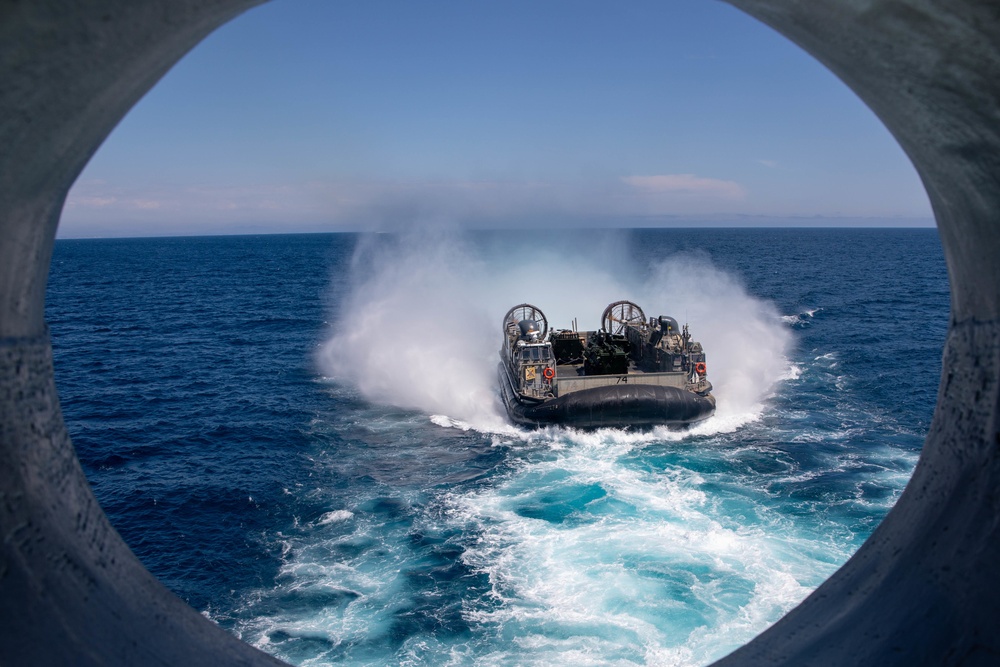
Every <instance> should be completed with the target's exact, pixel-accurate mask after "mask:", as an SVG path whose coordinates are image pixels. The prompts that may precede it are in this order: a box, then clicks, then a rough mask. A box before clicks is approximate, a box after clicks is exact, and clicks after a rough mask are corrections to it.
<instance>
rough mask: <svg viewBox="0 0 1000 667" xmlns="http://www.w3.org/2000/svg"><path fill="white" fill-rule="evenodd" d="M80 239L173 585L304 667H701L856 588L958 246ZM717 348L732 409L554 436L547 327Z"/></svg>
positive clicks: (602, 239)
mask: <svg viewBox="0 0 1000 667" xmlns="http://www.w3.org/2000/svg"><path fill="white" fill-rule="evenodd" d="M530 240H531V243H526V242H525V235H524V234H523V233H521V234H519V233H513V232H503V233H501V232H497V233H478V234H465V235H458V234H435V235H420V236H417V235H409V236H407V235H404V236H389V235H379V236H355V235H304V236H259V237H226V238H193V239H144V240H138V239H136V240H93V241H59V242H57V244H56V251H55V257H54V261H53V269H52V275H51V279H50V292H49V303H48V317H49V322H50V327H51V330H52V336H53V344H54V349H55V354H56V370H57V381H58V383H59V387H60V397H61V400H62V403H63V409H64V412H65V416H66V420H67V423H68V426H69V428H70V432H71V434H72V437H73V441H74V444H75V445H76V447H77V450H78V451H79V453H80V457H81V460H82V462H83V464H84V467H85V469H86V471H87V474H88V476H89V479H90V480H91V483H92V484H93V486H94V489H95V492H96V493H97V495H98V497H99V499H100V500H101V503H102V505H103V506H104V508H105V510H106V511H107V512H108V514H109V516H110V517H111V519H112V522H113V523H114V525H115V526H116V528H117V529H118V530H119V532H121V534H122V535H123V537H124V538H125V539H126V541H127V542H128V543H129V544H130V545H131V546H132V548H133V549H134V550H135V551H136V553H137V554H138V555H139V557H140V558H141V559H142V560H143V562H144V563H145V564H146V566H147V567H148V568H149V569H150V570H151V571H153V573H154V574H156V575H157V576H158V577H159V578H160V579H161V580H162V581H163V582H164V583H166V584H167V585H168V586H169V587H170V588H172V589H173V590H174V591H175V592H177V593H178V594H179V595H180V596H181V597H183V598H184V599H186V600H188V601H189V602H190V603H191V604H192V605H194V606H195V607H196V608H197V609H199V610H201V611H203V612H204V613H205V614H206V615H207V616H208V617H209V618H212V619H213V620H215V621H216V622H217V623H219V624H220V625H222V626H223V627H225V628H227V629H229V630H230V631H232V632H234V633H236V634H237V635H239V636H241V637H243V638H244V639H245V640H247V641H249V642H250V643H252V644H254V645H257V646H259V647H260V648H262V649H263V650H265V651H268V652H270V653H272V654H274V655H277V656H278V657H280V658H282V659H284V660H287V661H289V662H292V663H293V664H299V665H334V664H351V665H382V664H412V665H443V664H455V665H467V664H474V665H551V664H566V665H569V664H572V665H587V664H593V665H699V664H705V663H707V662H710V661H711V660H712V659H714V658H718V657H721V656H722V655H725V654H726V653H727V652H729V651H730V650H732V649H734V648H736V647H737V646H739V645H741V644H743V643H745V642H746V641H747V640H749V639H750V638H752V637H753V636H754V635H756V634H757V633H759V632H760V631H761V630H763V629H764V628H766V627H767V626H768V625H769V624H771V623H773V622H774V621H775V620H777V619H778V618H779V617H780V616H781V615H782V614H783V613H784V612H786V611H787V610H788V609H790V608H791V607H793V606H795V605H796V604H797V603H798V602H800V601H801V600H802V599H803V598H804V597H805V596H806V595H808V593H809V592H810V591H811V590H812V589H813V588H815V587H816V586H817V585H818V584H819V583H820V582H822V581H823V580H824V579H825V578H826V577H827V576H829V574H830V573H832V572H833V571H834V570H835V569H836V568H837V567H838V566H839V565H840V564H841V563H843V562H844V561H845V560H846V559H847V558H848V557H849V556H850V555H851V554H852V553H853V552H854V551H855V550H856V549H857V548H858V546H860V544H861V543H862V542H863V541H864V539H865V538H866V537H867V536H868V535H869V534H870V533H871V531H872V530H873V529H874V527H875V526H876V525H877V524H878V522H879V521H880V520H881V518H882V517H883V516H884V515H885V513H886V512H887V511H888V509H889V508H890V507H891V506H892V504H893V503H894V502H895V500H896V499H897V498H898V497H899V495H900V493H901V491H902V489H903V487H904V486H905V484H906V482H907V480H908V479H909V476H910V473H911V471H912V468H913V466H914V464H915V462H916V460H917V457H918V455H919V450H920V447H921V445H922V442H923V437H924V434H925V432H926V430H927V428H928V425H929V422H930V417H931V413H932V410H933V404H934V397H935V392H936V388H937V380H938V374H939V372H940V350H941V346H942V343H943V341H944V334H945V330H946V325H947V316H948V286H947V276H946V274H945V269H944V263H943V259H942V257H941V249H940V244H939V242H938V239H937V235H936V232H935V231H934V230H641V231H640V230H636V231H631V232H626V231H607V232H602V231H584V232H573V233H569V232H567V233H555V232H552V233H547V234H544V235H532V236H531V238H530ZM622 298H629V299H632V300H634V301H636V302H637V303H639V304H640V305H642V306H643V308H644V309H645V310H646V312H647V314H650V315H652V314H669V315H672V316H674V317H676V318H677V319H678V320H679V321H681V322H685V321H687V322H689V323H690V325H691V330H692V333H694V335H695V338H696V339H698V340H700V341H701V342H702V343H703V344H704V345H705V349H706V352H707V354H708V366H709V377H710V379H711V380H712V382H713V384H714V385H715V387H716V391H715V393H716V396H717V399H718V402H719V409H718V412H717V415H716V416H715V417H714V418H712V419H711V420H709V421H708V422H705V423H703V424H700V425H698V426H696V427H695V428H692V429H690V430H687V431H667V430H664V429H658V430H654V431H652V432H646V433H634V432H628V431H623V430H601V431H596V432H579V431H573V430H565V429H556V428H553V429H545V430H539V431H525V430H522V429H518V428H514V427H512V426H511V425H510V424H508V423H507V422H506V420H505V418H504V415H503V412H502V408H501V407H500V403H499V400H498V397H497V395H496V393H495V388H494V386H493V381H494V380H493V378H494V375H493V373H494V368H495V360H496V358H497V357H496V351H497V349H498V347H499V344H500V331H499V327H500V318H501V317H502V316H503V313H504V312H506V309H507V308H509V307H510V306H511V305H514V304H516V303H521V302H523V301H529V302H531V303H534V304H536V305H538V306H539V307H541V308H542V309H543V310H544V311H545V312H546V314H547V315H548V317H549V320H550V323H552V324H553V325H555V326H568V325H569V323H570V321H571V320H572V318H574V317H575V318H578V320H579V325H580V327H581V328H590V327H594V326H596V322H597V320H598V319H599V317H600V314H601V312H602V311H603V309H604V306H605V305H607V303H609V302H611V301H614V300H618V299H622Z"/></svg>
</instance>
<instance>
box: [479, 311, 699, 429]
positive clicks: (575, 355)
mask: <svg viewBox="0 0 1000 667" xmlns="http://www.w3.org/2000/svg"><path fill="white" fill-rule="evenodd" d="M500 359H501V361H500V364H499V366H498V367H497V370H498V374H499V380H500V393H501V395H502V397H503V402H504V405H505V406H506V408H507V414H508V415H510V418H511V420H512V421H514V422H515V423H516V424H519V425H521V426H532V427H537V426H545V425H548V424H561V425H565V426H573V427H577V428H601V427H617V428H629V427H636V428H647V427H651V426H658V425H667V426H685V425H688V424H692V423H694V422H697V421H701V420H703V419H707V418H708V417H710V416H711V415H712V414H713V413H714V412H715V397H714V396H712V393H711V392H712V383H711V382H709V381H708V366H707V364H706V361H705V351H704V350H703V349H702V346H701V343H698V342H696V341H694V340H692V339H691V334H690V333H689V332H688V326H687V324H685V325H684V327H683V328H681V327H679V326H678V324H677V320H675V319H674V318H672V317H667V316H662V315H661V316H660V317H654V318H649V319H648V320H647V319H646V315H645V314H644V313H643V312H642V308H640V307H639V306H637V305H636V304H634V303H632V302H631V301H615V302H614V303H612V304H611V305H609V306H608V307H607V308H605V309H604V314H603V316H602V317H601V328H600V330H598V331H577V330H576V327H575V320H574V328H572V329H558V330H555V331H551V332H550V331H549V323H548V319H547V318H546V317H545V314H544V313H543V312H542V311H541V309H540V308H538V307H536V306H533V305H531V304H528V303H522V304H520V305H518V306H514V307H513V308H511V309H510V310H509V311H507V314H506V315H505V316H504V318H503V346H502V347H501V349H500Z"/></svg>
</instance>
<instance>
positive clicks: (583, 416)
mask: <svg viewBox="0 0 1000 667" xmlns="http://www.w3.org/2000/svg"><path fill="white" fill-rule="evenodd" d="M498 370H499V374H500V387H501V393H502V394H503V401H504V405H505V407H506V408H507V414H508V415H509V416H510V418H511V420H512V421H514V422H515V423H516V424H518V425H520V426H530V427H538V426H547V425H562V426H572V427H574V428H585V429H590V428H629V427H635V428H649V427H652V426H686V425H689V424H693V423H695V422H698V421H701V420H703V419H707V418H708V417H711V416H712V414H713V413H714V412H715V398H714V397H712V396H711V395H708V396H702V395H699V394H695V393H693V392H690V391H686V390H684V389H680V388H678V387H665V386H659V385H648V384H638V383H629V384H625V383H623V384H616V385H611V386H604V387H593V388H590V389H582V390H580V391H575V392H573V393H571V394H566V395H565V396H559V397H555V398H547V399H544V400H540V401H533V402H528V401H526V400H523V399H521V398H520V397H519V396H518V395H517V394H516V393H514V392H513V390H512V388H511V386H510V382H509V380H508V378H507V377H506V373H505V372H504V369H503V366H502V364H501V367H500V368H499V369H498Z"/></svg>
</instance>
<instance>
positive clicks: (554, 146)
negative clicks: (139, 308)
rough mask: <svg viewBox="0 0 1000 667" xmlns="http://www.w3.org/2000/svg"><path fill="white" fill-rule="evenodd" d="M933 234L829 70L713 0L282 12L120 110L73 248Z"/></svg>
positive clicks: (866, 118)
mask: <svg viewBox="0 0 1000 667" xmlns="http://www.w3.org/2000/svg"><path fill="white" fill-rule="evenodd" d="M431 225H433V226H445V227H456V228H507V227H531V226H534V225H544V226H546V227H588V228H589V227H669V226H683V227H697V226H840V225H844V226H932V225H933V219H932V214H931V211H930V205H929V203H928V200H927V196H926V194H925V192H924V190H923V187H922V185H921V183H920V180H919V178H918V177H917V175H916V172H915V171H914V169H913V167H912V165H911V164H910V162H909V161H908V159H907V158H906V156H905V154H904V153H903V152H902V150H901V149H900V148H899V146H898V145H897V144H896V142H895V140H894V139H893V138H892V137H891V135H890V134H889V132H888V131H887V130H886V129H885V127H884V126H883V125H882V124H881V123H880V122H879V120H878V119H877V118H876V117H875V116H874V114H873V113H872V112H871V111H870V110H869V109H868V108H867V107H865V106H864V104H862V103H861V101H860V100H858V98H857V97H856V96H855V95H854V93H852V92H851V91H850V90H849V89H848V88H847V87H846V86H844V85H843V84H842V83H841V82H840V81H839V80H838V79H837V78H836V77H835V76H834V75H833V74H831V73H830V72H829V71H828V70H826V69H825V68H824V67H823V66H822V65H820V64H819V63H818V62H816V61H815V60H814V59H813V58H812V57H811V56H809V55H807V54H806V53H805V52H803V51H802V50H801V49H799V48H798V47H797V46H795V45H794V44H792V43H791V42H789V41H788V40H787V39H786V38H784V37H782V36H781V35H779V34H777V33H776V32H774V31H773V30H772V29H770V28H768V27H767V26H765V25H763V24H761V23H759V22H758V21H756V20H755V19H753V18H751V17H749V16H747V15H745V14H743V13H741V12H740V11H738V10H736V9H734V8H732V7H730V6H729V5H726V4H723V3H722V2H719V1H717V0H629V1H627V2H612V1H611V0H603V1H600V2H598V1H595V0H543V1H542V2H538V1H537V0H507V1H505V2H502V3H501V2H468V1H467V0H427V1H423V2H414V1H413V0H366V1H365V2H350V3H348V2H331V1H330V0H272V2H269V3H267V4H265V5H263V6H260V7H258V8H255V9H253V10H250V11H248V12H246V13H245V14H243V15H242V16H240V17H237V18H236V19H235V20H233V21H231V22H230V23H229V24H227V25H224V26H222V27H221V28H219V29H218V30H217V31H216V32H215V33H213V34H212V35H210V36H209V37H208V38H207V39H205V40H204V41H203V42H202V43H201V44H200V45H198V46H197V47H195V49H194V50H192V51H191V52H190V53H189V54H188V55H187V56H185V57H184V58H183V59H182V60H181V61H180V62H179V63H178V64H177V65H176V66H175V67H174V68H173V69H172V70H171V71H170V72H168V73H167V75H166V76H165V77H164V78H163V79H162V80H161V81H160V82H159V83H158V84H157V85H156V86H155V87H154V88H153V89H152V90H151V91H150V92H149V93H148V94H147V95H146V96H145V97H144V98H143V99H142V100H141V101H140V102H139V103H138V104H137V105H136V106H135V107H134V108H133V109H132V110H131V111H130V112H129V114H128V115H127V116H126V117H125V118H124V119H123V120H122V122H121V123H120V124H119V125H118V127H117V128H116V129H115V130H114V131H113V132H112V134H111V135H110V136H109V138H108V139H107V141H106V142H105V143H104V144H103V145H102V147H101V148H100V149H99V151H98V152H97V154H96V155H95V156H94V157H93V159H92V160H91V162H90V163H89V164H88V165H87V167H86V168H85V170H84V171H83V173H82V174H81V175H80V177H79V178H78V180H77V182H76V184H75V185H74V186H73V188H72V190H71V191H70V194H69V197H68V199H67V202H66V206H65V208H64V211H63V216H62V222H61V224H60V231H59V234H60V236H61V237H64V238H72V237H101V236H163V235H187V234H231V233H291V232H323V231H358V230H378V231H394V230H402V229H409V228H413V227H419V226H431Z"/></svg>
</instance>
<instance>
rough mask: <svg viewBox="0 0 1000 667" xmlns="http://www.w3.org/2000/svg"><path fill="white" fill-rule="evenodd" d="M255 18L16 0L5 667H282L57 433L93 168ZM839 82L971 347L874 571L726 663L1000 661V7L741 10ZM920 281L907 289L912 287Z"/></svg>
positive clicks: (788, 1) (2, 229) (856, 561)
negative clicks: (50, 329)
mask: <svg viewBox="0 0 1000 667" xmlns="http://www.w3.org/2000/svg"><path fill="white" fill-rule="evenodd" d="M258 1H259V0H79V1H75V2H71V1H69V0H31V1H30V2H29V1H27V0H24V1H18V0H0V84H2V85H0V146H3V150H2V151H0V420H2V421H0V535H2V536H3V544H2V547H0V665H4V666H6V665H68V664H73V665H155V664H191V665H199V664H203V665H210V664H215V665H223V664H241V665H264V664H276V663H275V662H274V661H273V660H272V659H270V658H268V657H267V656H264V655H263V654H260V653H259V652H257V651H255V650H253V649H251V648H250V647H248V646H246V645H244V644H241V643H240V642H238V641H237V640H235V639H233V638H232V637H231V636H230V635H228V634H227V633H225V632H222V631H221V630H219V629H218V628H216V627H215V626H214V625H212V624H211V623H210V622H208V621H206V620H205V619H203V618H202V617H201V616H200V615H198V614H197V613H195V612H194V611H193V610H191V609H190V608H188V607H187V606H186V605H184V604H183V603H182V602H181V601H179V600H178V599H176V598H175V597H174V596H173V595H171V594H170V593H169V592H167V591H166V590H165V589H164V588H163V587H162V586H160V585H159V584H158V583H157V582H156V581H155V580H153V578H152V577H151V576H150V575H149V574H148V573H147V572H145V570H144V569H143V568H142V566H141V565H140V564H139V563H138V561H137V560H136V559H135V557H134V556H133V555H132V554H131V552H130V551H129V550H128V547H127V546H125V544H124V543H122V541H121V540H120V538H119V537H118V536H117V534H116V533H115V532H114V530H113V529H112V528H111V527H110V525H109V524H108V522H107V519H106V518H105V516H104V514H103V512H102V511H101V510H100V508H99V507H98V506H97V503H96V501H95V500H94V497H93V495H92V493H91V492H90V489H89V487H88V485H87V483H86V480H85V479H84V476H83V473H82V471H81V469H80V466H79V462H78V461H77V460H76V457H75V455H74V453H73V452H72V448H71V445H70V443H69V439H68V437H67V435H66V432H65V427H64V426H63V423H62V418H61V416H60V412H59V407H58V401H57V398H56V393H55V387H54V384H53V373H52V366H51V351H50V348H49V343H48V339H47V335H46V332H45V325H44V319H43V314H44V290H45V281H46V277H47V274H48V268H49V258H50V255H51V251H52V244H53V239H54V235H55V228H56V225H57V222H58V215H59V212H60V210H61V208H62V205H63V201H64V199H65V195H66V192H67V191H68V189H69V187H70V185H71V184H72V182H73V180H74V179H75V178H76V176H77V175H78V174H79V172H80V170H81V169H82V168H83V166H84V164H85V163H86V161H87V160H88V159H89V157H90V156H91V155H92V154H93V152H94V151H95V150H96V149H97V147H98V146H99V145H100V143H101V142H102V141H103V140H104V138H105V136H106V135H107V133H108V132H109V131H110V130H111V128H113V127H114V125H115V124H116V123H117V122H118V121H119V120H120V119H121V117H122V116H124V114H125V113H126V112H127V111H128V109H129V108H130V107H131V106H132V105H133V104H134V103H135V102H136V100H138V99H139V97H141V96H142V95H143V94H144V93H145V92H146V91H147V90H148V89H149V88H150V87H151V86H152V85H153V84H154V83H155V82H156V81H157V80H158V79H159V77H160V76H161V75H162V74H163V73H164V72H165V71H166V70H167V69H168V68H169V67H170V66H171V65H172V64H173V63H174V62H175V61H176V60H177V59H178V58H180V57H181V56H182V55H183V54H184V53H185V52H186V51H187V50H188V49H190V48H191V46H193V45H194V44H196V43H197V42H198V41H199V40H200V39H201V38H203V37H204V36H205V35H206V34H208V33H209V32H210V31H211V30H212V29H213V28H214V27H216V26H217V25H219V24H221V23H223V22H225V21H226V20H228V19H229V18H231V17H232V16H234V15H236V14H237V13H239V12H240V11H242V10H243V9H245V8H247V7H249V6H252V5H254V4H257V2H258ZM727 1H729V2H730V3H731V4H733V5H735V6H737V7H740V8H742V9H744V10H745V11H747V12H749V13H750V14H753V15H755V16H757V17H758V18H760V19H762V20H763V21H765V22H767V23H769V24H770V25H772V26H774V27H775V28H776V29H778V30H779V31H780V32H782V33H784V34H785V35H787V36H788V37H790V38H791V39H793V40H795V41H796V42H798V43H799V44H801V45H802V46H803V47H804V48H805V49H806V50H808V51H809V52H811V53H812V54H814V55H815V56H816V57H817V58H819V59H820V60H821V61H823V62H824V63H825V64H826V65H827V66H828V67H830V69H831V70H833V71H834V72H835V73H837V74H838V75H839V76H840V77H841V78H842V79H843V80H844V81H845V82H847V84H848V85H850V86H851V87H852V88H853V89H854V90H855V91H856V92H857V93H858V94H859V95H860V96H861V97H862V99H864V100H865V102H866V103H867V104H868V105H869V106H870V107H871V108H872V109H873V110H874V111H875V112H876V113H877V114H878V115H879V117H881V118H882V120H883V121H884V122H885V123H886V125H887V126H888V127H889V129H890V131H892V132H893V134H894V135H895V136H896V138H897V139H898V140H899V142H900V144H901V145H902V147H903V149H904V150H905V151H906V152H907V153H908V154H909V155H910V157H911V159H912V160H913V162H914V165H915V166H916V168H917V171H918V173H919V174H920V176H921V178H922V179H923V181H924V184H925V186H926V188H927V190H928V193H929V195H930V198H931V203H932V205H933V207H934V212H935V215H936V217H937V220H938V225H939V229H940V232H941V236H942V241H943V243H944V247H945V254H946V258H947V261H948V267H949V272H950V275H951V280H952V328H951V331H950V333H949V338H948V343H947V346H946V351H945V359H944V361H945V365H944V373H943V381H942V385H941V390H940V394H939V399H938V409H937V412H936V413H935V418H934V422H933V424H932V429H931V434H930V435H929V437H928V440H927V444H926V446H925V448H924V453H923V455H922V456H921V460H920V463H919V465H918V467H917V470H916V472H915V474H914V477H913V480H912V481H911V483H910V485H909V486H908V487H907V490H906V492H905V493H904V494H903V496H902V498H901V499H900V501H899V503H898V504H897V506H896V507H895V509H893V511H892V512H891V513H890V515H889V516H888V518H887V519H886V521H885V522H883V524H882V525H881V526H880V527H879V529H878V530H877V531H876V532H875V534H874V535H873V536H872V538H871V539H870V540H869V541H868V542H866V543H865V545H864V546H863V547H862V548H861V550H860V551H859V552H858V553H857V554H856V555H855V557H854V558H852V559H851V560H850V561H849V562H848V563H847V564H846V565H845V566H844V567H843V568H842V569H841V570H840V571H838V572H837V573H836V574H835V575H834V576H833V577H832V578H831V579H830V580H829V581H828V582H827V583H825V584H824V585H823V586H821V587H820V588H819V589H818V590H817V591H816V593H814V594H813V595H812V596H810V597H809V599H808V600H806V601H805V602H804V603H803V604H802V605H800V606H799V607H798V608H796V609H795V610H793V611H792V612H791V613H790V614H789V615H788V616H787V617H786V618H784V619H782V620H781V621H780V622H779V623H778V624H776V625H775V626H774V627H773V628H772V629H771V630H769V631H768V632H766V633H764V634H763V635H761V636H760V637H759V638H757V639H756V640H754V641H753V642H751V643H750V644H748V645H747V646H745V647H743V648H742V649H740V650H738V651H737V652H735V653H734V654H733V655H731V656H729V657H728V658H726V659H724V660H722V661H721V662H720V663H718V664H720V665H725V666H727V667H728V666H729V665H788V666H792V665H794V666H796V667H798V666H800V665H831V666H833V665H836V666H838V667H840V666H843V665H854V664H862V665H874V664H879V665H886V664H894V665H913V664H928V665H980V664H984V665H985V664H995V663H998V662H1000V643H998V640H997V636H996V633H995V632H994V629H995V628H996V627H1000V609H998V603H997V601H996V593H997V591H998V590H1000V587H998V586H997V584H998V581H997V579H998V578H1000V575H998V573H997V572H998V569H997V568H996V567H995V565H996V563H997V562H998V556H1000V544H998V543H1000V540H998V533H997V526H998V522H1000V513H998V509H1000V508H998V504H1000V498H998V493H1000V492H998V491H997V489H998V488H1000V485H998V482H1000V423H998V413H1000V391H998V381H1000V260H998V259H997V258H1000V221H998V217H1000V213H998V212H1000V136H998V133H1000V53H998V48H1000V47H998V45H1000V4H998V3H997V2H995V0H933V1H932V0H727ZM901 279H905V277H901Z"/></svg>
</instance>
